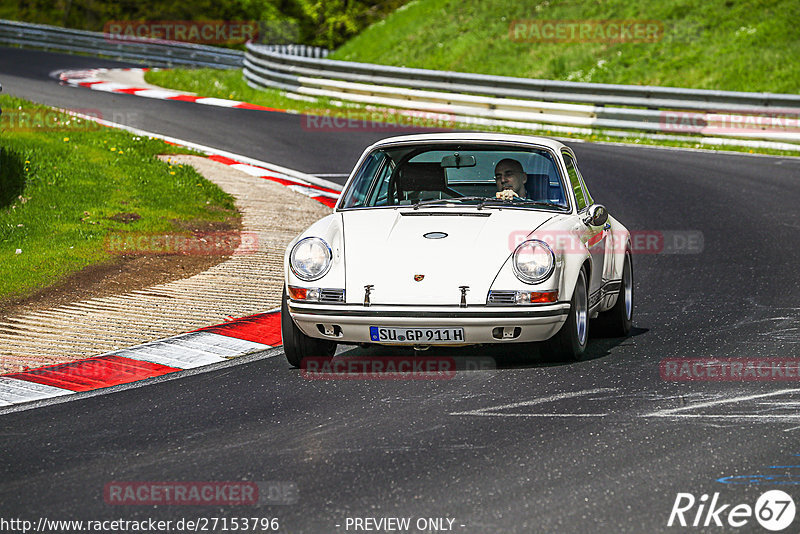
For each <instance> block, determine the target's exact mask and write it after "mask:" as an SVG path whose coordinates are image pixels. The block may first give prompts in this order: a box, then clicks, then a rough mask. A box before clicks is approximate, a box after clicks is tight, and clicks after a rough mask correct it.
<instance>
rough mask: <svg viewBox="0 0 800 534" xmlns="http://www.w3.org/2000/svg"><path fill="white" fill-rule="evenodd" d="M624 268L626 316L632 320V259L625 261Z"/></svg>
mask: <svg viewBox="0 0 800 534" xmlns="http://www.w3.org/2000/svg"><path fill="white" fill-rule="evenodd" d="M624 269H625V270H624V272H623V273H622V278H623V280H624V281H623V283H624V284H625V288H624V289H625V318H626V319H628V320H630V318H631V316H632V315H633V276H631V263H630V261H625V267H624Z"/></svg>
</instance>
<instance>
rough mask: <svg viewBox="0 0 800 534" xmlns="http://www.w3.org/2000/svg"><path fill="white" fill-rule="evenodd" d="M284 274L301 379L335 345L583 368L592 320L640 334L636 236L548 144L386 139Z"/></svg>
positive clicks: (370, 152) (293, 251)
mask: <svg viewBox="0 0 800 534" xmlns="http://www.w3.org/2000/svg"><path fill="white" fill-rule="evenodd" d="M284 267H285V273H286V281H285V287H284V295H283V300H282V307H281V312H282V317H281V331H282V334H283V347H284V352H285V353H286V357H287V359H288V360H289V363H291V364H292V365H294V366H299V365H300V364H301V360H302V359H303V358H305V357H319V356H330V355H332V354H333V353H334V351H335V349H336V345H337V343H346V344H363V345H368V344H381V345H406V346H414V347H416V348H418V349H425V348H428V347H430V346H432V345H451V346H452V345H471V344H484V343H523V342H543V346H542V347H541V350H542V351H544V354H545V355H553V356H556V357H558V358H567V359H572V358H574V359H581V357H582V356H583V355H584V352H585V349H586V344H587V339H588V334H589V320H590V319H596V320H593V321H592V324H593V328H595V326H596V327H598V328H601V329H602V330H604V331H605V332H606V334H610V335H615V336H624V335H627V334H628V332H629V331H630V329H631V318H632V314H633V271H632V262H631V247H630V235H629V232H628V230H626V229H625V227H624V226H623V225H622V224H620V223H619V222H617V221H616V220H615V219H613V218H612V217H610V216H609V215H608V213H607V211H606V209H605V208H604V207H603V206H602V205H601V204H596V203H595V202H594V200H593V199H592V196H591V195H590V194H589V190H588V189H587V188H586V184H585V183H584V180H583V177H582V176H581V173H580V172H579V171H578V167H577V164H576V158H575V155H574V154H573V153H572V150H570V149H569V147H567V146H565V145H563V144H561V143H559V142H557V141H554V140H551V139H545V138H539V137H527V136H515V135H498V134H475V133H469V134H426V135H410V136H402V137H393V138H390V139H385V140H383V141H380V142H378V143H376V144H374V145H372V146H370V147H369V148H367V149H366V151H365V152H364V154H363V155H362V156H361V158H360V159H359V161H358V163H357V164H356V167H355V169H354V170H353V172H352V174H351V175H350V178H349V179H348V181H347V183H346V185H345V187H344V190H343V191H342V195H341V197H340V198H339V201H338V202H337V204H336V207H335V208H334V212H333V213H332V214H331V215H328V216H327V217H325V218H323V219H321V220H319V221H317V222H316V223H314V224H313V225H311V227H310V228H308V229H307V230H306V231H305V232H303V233H302V234H301V235H299V236H298V237H297V238H295V239H294V240H293V241H292V242H291V243H290V244H289V246H288V248H287V251H286V256H285V259H284ZM523 347H524V346H523Z"/></svg>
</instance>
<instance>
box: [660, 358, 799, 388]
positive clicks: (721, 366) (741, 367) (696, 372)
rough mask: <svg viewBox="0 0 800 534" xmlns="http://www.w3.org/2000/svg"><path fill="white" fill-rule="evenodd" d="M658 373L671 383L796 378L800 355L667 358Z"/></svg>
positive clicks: (797, 376)
mask: <svg viewBox="0 0 800 534" xmlns="http://www.w3.org/2000/svg"><path fill="white" fill-rule="evenodd" d="M659 373H660V374H661V378H662V380H667V381H672V382H759V381H787V380H800V358H667V359H664V360H661V363H660V365H659Z"/></svg>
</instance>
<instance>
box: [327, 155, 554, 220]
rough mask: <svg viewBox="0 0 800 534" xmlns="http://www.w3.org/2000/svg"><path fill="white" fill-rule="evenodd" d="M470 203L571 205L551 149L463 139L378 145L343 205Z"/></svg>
mask: <svg viewBox="0 0 800 534" xmlns="http://www.w3.org/2000/svg"><path fill="white" fill-rule="evenodd" d="M503 189H511V190H512V191H513V192H514V193H513V194H511V193H509V194H507V195H506V196H507V197H508V198H509V199H510V200H505V201H503V200H498V199H497V198H496V197H497V193H498V191H500V190H503ZM512 197H513V198H512ZM468 204H477V205H480V206H487V205H489V206H492V205H498V204H499V205H513V206H515V207H517V206H518V207H526V208H527V207H529V208H534V209H552V210H564V209H566V208H567V207H568V204H567V200H566V195H565V194H564V188H563V187H562V181H561V175H560V173H559V172H558V167H557V165H556V160H555V156H554V155H553V154H552V153H551V152H550V151H549V150H546V149H543V148H521V147H519V146H502V145H475V144H469V145H467V144H463V143H462V144H453V145H426V146H418V145H415V146H409V145H401V146H395V147H384V148H379V149H376V150H375V151H373V152H372V153H370V154H369V155H368V156H367V158H366V159H365V160H364V161H363V162H362V164H361V166H360V167H359V169H358V171H357V172H356V175H355V177H354V179H353V180H352V181H351V182H350V184H349V185H348V187H347V188H346V190H345V191H344V193H343V201H342V204H341V206H340V207H341V208H363V207H377V206H413V207H416V208H420V207H425V206H438V207H441V206H448V205H468Z"/></svg>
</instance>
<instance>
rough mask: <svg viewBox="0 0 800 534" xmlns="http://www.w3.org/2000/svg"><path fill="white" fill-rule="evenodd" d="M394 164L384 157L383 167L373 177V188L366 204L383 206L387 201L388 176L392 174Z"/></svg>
mask: <svg viewBox="0 0 800 534" xmlns="http://www.w3.org/2000/svg"><path fill="white" fill-rule="evenodd" d="M393 169H394V165H393V164H391V163H390V161H389V159H388V158H386V161H385V162H384V165H383V168H382V169H381V170H380V172H379V174H378V175H377V176H376V177H375V181H374V182H373V183H374V184H375V185H374V189H373V191H372V195H371V197H372V198H370V199H369V202H368V203H367V205H368V206H385V205H386V204H388V202H389V178H390V177H391V176H392V170H393Z"/></svg>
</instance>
